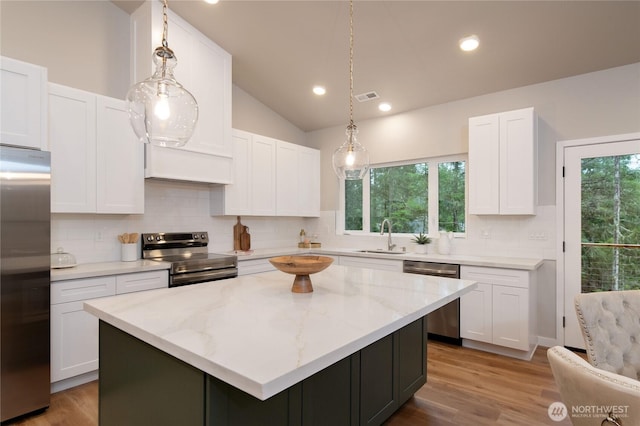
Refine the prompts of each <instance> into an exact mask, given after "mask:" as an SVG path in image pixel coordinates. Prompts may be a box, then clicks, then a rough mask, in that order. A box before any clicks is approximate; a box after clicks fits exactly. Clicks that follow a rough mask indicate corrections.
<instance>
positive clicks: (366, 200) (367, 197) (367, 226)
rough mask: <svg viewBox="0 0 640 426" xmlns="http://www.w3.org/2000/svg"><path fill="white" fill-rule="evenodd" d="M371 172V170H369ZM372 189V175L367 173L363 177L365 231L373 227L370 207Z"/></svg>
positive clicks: (363, 220)
mask: <svg viewBox="0 0 640 426" xmlns="http://www.w3.org/2000/svg"><path fill="white" fill-rule="evenodd" d="M369 173H371V172H369ZM370 190H371V175H370V174H367V175H366V176H365V177H364V178H363V179H362V230H363V231H364V232H369V230H370V229H371V226H370V225H371V224H370V221H371V215H370V208H371V203H370V200H371V196H370Z"/></svg>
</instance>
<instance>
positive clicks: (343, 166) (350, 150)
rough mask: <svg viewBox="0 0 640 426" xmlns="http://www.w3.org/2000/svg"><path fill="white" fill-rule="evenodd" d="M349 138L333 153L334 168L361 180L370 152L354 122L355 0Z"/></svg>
mask: <svg viewBox="0 0 640 426" xmlns="http://www.w3.org/2000/svg"><path fill="white" fill-rule="evenodd" d="M346 134H347V139H346V140H345V141H344V143H343V144H342V145H341V146H340V148H338V149H336V150H335V152H334V153H333V158H332V163H333V170H334V172H335V173H336V175H337V176H338V178H340V179H346V180H360V179H362V178H364V177H365V175H366V174H367V172H368V171H369V153H368V152H367V150H366V149H365V147H364V146H362V145H361V144H360V143H359V142H358V139H357V137H356V135H357V134H358V127H357V126H356V125H355V124H354V123H353V0H350V2H349V125H348V126H347V131H346Z"/></svg>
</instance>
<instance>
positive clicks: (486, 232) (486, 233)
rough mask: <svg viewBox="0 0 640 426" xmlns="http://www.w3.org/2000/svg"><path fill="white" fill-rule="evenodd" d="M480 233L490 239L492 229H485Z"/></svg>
mask: <svg viewBox="0 0 640 426" xmlns="http://www.w3.org/2000/svg"><path fill="white" fill-rule="evenodd" d="M480 235H481V236H482V238H485V239H489V238H491V231H489V230H488V229H483V230H482V231H481V233H480Z"/></svg>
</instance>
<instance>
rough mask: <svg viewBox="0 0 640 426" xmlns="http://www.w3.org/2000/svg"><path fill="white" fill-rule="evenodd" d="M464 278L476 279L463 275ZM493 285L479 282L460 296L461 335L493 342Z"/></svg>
mask: <svg viewBox="0 0 640 426" xmlns="http://www.w3.org/2000/svg"><path fill="white" fill-rule="evenodd" d="M462 279H476V278H470V277H464V276H463V277H462ZM492 303H493V299H492V285H491V284H484V283H478V286H477V287H476V288H475V289H473V290H472V291H470V292H469V293H467V294H465V295H463V296H462V297H460V337H462V338H464V339H471V340H477V341H479V342H486V343H492V341H493V329H492V322H493V318H492Z"/></svg>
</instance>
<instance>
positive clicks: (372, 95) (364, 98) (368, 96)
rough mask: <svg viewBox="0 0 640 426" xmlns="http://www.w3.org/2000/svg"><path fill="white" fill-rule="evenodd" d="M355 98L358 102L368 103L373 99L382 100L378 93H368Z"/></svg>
mask: <svg viewBox="0 0 640 426" xmlns="http://www.w3.org/2000/svg"><path fill="white" fill-rule="evenodd" d="M355 98H356V99H357V100H358V102H366V101H370V100H373V99H378V98H380V95H378V94H377V93H376V92H367V93H361V94H360V95H356V96H355Z"/></svg>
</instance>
